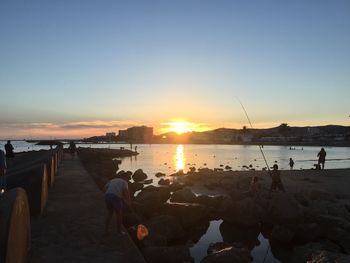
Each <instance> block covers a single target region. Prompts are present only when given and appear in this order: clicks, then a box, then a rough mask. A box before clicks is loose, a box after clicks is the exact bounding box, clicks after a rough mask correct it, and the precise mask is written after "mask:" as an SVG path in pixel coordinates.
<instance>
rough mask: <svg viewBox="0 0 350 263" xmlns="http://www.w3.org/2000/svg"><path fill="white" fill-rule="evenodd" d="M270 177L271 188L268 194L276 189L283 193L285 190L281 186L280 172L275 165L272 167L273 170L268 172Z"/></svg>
mask: <svg viewBox="0 0 350 263" xmlns="http://www.w3.org/2000/svg"><path fill="white" fill-rule="evenodd" d="M270 176H271V179H272V182H271V187H270V194H271V192H272V191H275V190H277V189H278V190H281V191H283V192H285V191H286V190H285V189H284V186H283V183H282V180H281V172H280V171H279V170H278V165H277V164H274V165H273V170H272V171H271V172H270Z"/></svg>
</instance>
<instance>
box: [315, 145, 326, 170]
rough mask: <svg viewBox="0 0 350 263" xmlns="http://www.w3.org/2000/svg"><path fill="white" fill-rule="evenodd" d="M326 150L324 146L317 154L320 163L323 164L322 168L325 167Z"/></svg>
mask: <svg viewBox="0 0 350 263" xmlns="http://www.w3.org/2000/svg"><path fill="white" fill-rule="evenodd" d="M326 155H327V153H326V151H325V150H324V148H321V151H320V152H319V153H318V154H317V157H318V165H322V170H323V169H324V163H325V162H326Z"/></svg>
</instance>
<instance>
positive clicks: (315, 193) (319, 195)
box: [308, 189, 336, 201]
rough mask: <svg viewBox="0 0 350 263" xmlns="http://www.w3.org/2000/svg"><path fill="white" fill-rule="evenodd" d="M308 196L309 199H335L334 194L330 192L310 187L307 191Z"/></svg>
mask: <svg viewBox="0 0 350 263" xmlns="http://www.w3.org/2000/svg"><path fill="white" fill-rule="evenodd" d="M308 197H309V199H311V200H328V201H330V200H333V201H335V200H336V197H335V195H334V194H331V193H329V192H327V191H324V190H320V189H311V190H310V191H309V193H308Z"/></svg>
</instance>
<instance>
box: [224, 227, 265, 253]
mask: <svg viewBox="0 0 350 263" xmlns="http://www.w3.org/2000/svg"><path fill="white" fill-rule="evenodd" d="M219 229H220V233H221V236H222V239H223V241H224V242H226V243H230V244H236V243H241V244H242V245H243V246H244V247H245V248H247V249H249V250H252V249H253V248H254V247H256V246H258V245H259V244H260V241H259V239H258V237H259V234H260V231H261V228H260V226H257V227H242V226H238V225H232V224H230V223H228V222H225V221H224V222H222V223H221V224H220V228H219Z"/></svg>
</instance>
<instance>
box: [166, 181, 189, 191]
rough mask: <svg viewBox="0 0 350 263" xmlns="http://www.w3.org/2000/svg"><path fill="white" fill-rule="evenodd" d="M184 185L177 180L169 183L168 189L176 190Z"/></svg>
mask: <svg viewBox="0 0 350 263" xmlns="http://www.w3.org/2000/svg"><path fill="white" fill-rule="evenodd" d="M184 186H185V185H184V184H181V183H179V182H173V183H172V184H170V185H169V190H170V191H171V192H175V191H177V190H180V189H182V188H184Z"/></svg>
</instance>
